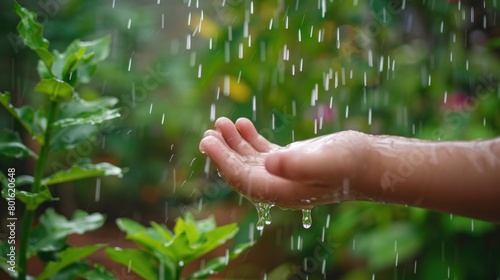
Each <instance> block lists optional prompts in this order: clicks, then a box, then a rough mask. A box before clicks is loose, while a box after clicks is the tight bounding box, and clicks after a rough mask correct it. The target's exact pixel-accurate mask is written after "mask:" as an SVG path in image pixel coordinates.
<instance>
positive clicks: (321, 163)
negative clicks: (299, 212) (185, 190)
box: [200, 117, 369, 209]
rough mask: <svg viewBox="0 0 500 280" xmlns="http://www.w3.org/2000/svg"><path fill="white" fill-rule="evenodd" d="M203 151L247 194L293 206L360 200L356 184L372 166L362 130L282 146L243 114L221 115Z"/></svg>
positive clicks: (236, 186) (303, 206)
mask: <svg viewBox="0 0 500 280" xmlns="http://www.w3.org/2000/svg"><path fill="white" fill-rule="evenodd" d="M200 150H201V151H202V152H204V153H206V154H207V156H209V157H210V159H211V160H212V161H213V163H214V164H215V165H216V166H217V168H218V170H219V172H220V174H221V175H222V177H223V178H224V179H225V180H226V181H227V182H228V183H229V184H230V185H231V186H232V187H233V188H234V189H235V190H236V191H238V192H239V193H241V194H242V195H244V196H246V197H248V198H250V199H252V200H253V201H258V202H265V203H271V204H274V205H277V206H280V207H283V208H291V209H301V208H302V209H303V208H310V207H312V206H315V205H321V204H327V203H333V202H340V201H344V200H352V199H355V198H356V197H357V196H358V194H357V190H356V189H355V188H353V186H355V185H356V184H357V182H358V181H359V180H358V179H359V178H361V177H362V174H363V172H365V170H366V168H367V166H368V164H369V163H368V162H367V160H366V159H367V156H366V155H367V152H368V150H369V149H368V145H367V143H366V137H365V135H364V134H362V133H359V132H355V131H343V132H338V133H334V134H330V135H326V136H321V137H317V138H313V139H310V140H306V141H299V142H294V143H292V144H290V145H287V146H285V147H281V146H278V145H276V144H273V143H271V142H269V141H268V140H266V139H265V138H264V137H263V136H262V135H260V134H259V133H258V132H257V130H256V128H255V127H254V125H253V124H252V122H251V121H249V120H248V119H244V118H241V119H238V120H237V121H236V122H235V123H233V122H232V121H231V120H229V119H227V118H224V117H223V118H219V119H218V120H217V121H216V122H215V130H208V131H207V132H205V135H204V137H203V139H202V140H201V142H200Z"/></svg>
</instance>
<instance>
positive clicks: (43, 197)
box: [16, 187, 57, 210]
mask: <svg viewBox="0 0 500 280" xmlns="http://www.w3.org/2000/svg"><path fill="white" fill-rule="evenodd" d="M16 198H17V199H19V200H20V201H22V202H23V203H24V204H25V205H26V208H27V209H29V210H35V209H37V208H38V206H39V205H40V204H42V203H44V202H45V201H53V200H57V199H55V198H53V197H52V195H51V193H50V191H49V189H48V188H47V187H43V188H42V190H41V191H40V192H39V193H32V192H27V191H17V190H16Z"/></svg>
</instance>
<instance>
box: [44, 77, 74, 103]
mask: <svg viewBox="0 0 500 280" xmlns="http://www.w3.org/2000/svg"><path fill="white" fill-rule="evenodd" d="M35 90H36V91H38V92H41V93H46V94H48V95H49V96H50V98H51V99H52V100H58V99H60V98H71V97H72V96H73V87H72V86H71V85H70V84H68V83H66V82H64V81H62V80H60V79H56V78H50V79H44V80H41V81H40V82H39V83H38V84H37V85H36V86H35Z"/></svg>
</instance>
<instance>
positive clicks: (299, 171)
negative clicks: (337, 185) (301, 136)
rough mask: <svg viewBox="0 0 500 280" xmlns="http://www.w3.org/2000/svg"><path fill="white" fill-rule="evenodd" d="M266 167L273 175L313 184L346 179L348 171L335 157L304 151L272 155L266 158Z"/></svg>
mask: <svg viewBox="0 0 500 280" xmlns="http://www.w3.org/2000/svg"><path fill="white" fill-rule="evenodd" d="M337 162H338V161H337ZM265 167H266V170H267V171H268V172H269V173H271V174H273V175H276V176H279V177H282V178H286V179H289V180H293V181H299V182H313V183H327V182H331V181H332V180H334V179H335V178H336V177H337V176H342V177H344V176H345V173H346V171H347V170H345V168H342V167H341V166H339V164H338V163H336V159H335V157H334V158H328V157H327V156H325V155H321V154H318V153H314V152H313V153H311V152H302V151H283V152H281V151H280V152H274V153H270V154H269V155H268V156H267V157H266V161H265ZM343 173H344V174H343Z"/></svg>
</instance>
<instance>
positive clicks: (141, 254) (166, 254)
mask: <svg viewBox="0 0 500 280" xmlns="http://www.w3.org/2000/svg"><path fill="white" fill-rule="evenodd" d="M117 225H118V227H119V228H120V229H121V230H122V231H124V232H126V233H127V236H126V237H127V238H128V239H130V240H132V241H134V242H135V243H136V244H137V245H138V246H139V247H141V248H142V250H137V249H122V248H107V249H106V254H107V255H108V256H109V257H110V258H111V259H113V260H114V261H116V262H118V263H121V264H123V265H125V266H127V267H129V268H130V269H131V270H132V271H134V272H135V273H137V274H138V275H139V276H141V277H142V278H144V279H180V278H181V276H182V270H183V268H184V266H185V265H187V264H188V263H189V262H191V261H193V260H195V259H197V258H199V257H201V256H203V255H204V254H206V253H208V252H210V251H211V250H213V249H215V248H216V247H218V246H220V245H222V244H224V243H225V242H226V241H227V240H229V239H231V238H232V237H233V236H234V235H235V234H236V233H237V232H238V227H237V225H236V224H234V223H233V224H229V225H225V226H220V227H216V223H215V219H214V217H209V218H207V219H204V220H200V221H196V220H195V219H194V218H193V216H192V215H191V214H189V213H188V214H186V216H185V218H184V219H182V218H178V219H177V221H176V223H175V226H174V232H173V233H172V232H171V231H170V230H168V229H167V228H166V227H165V226H163V225H159V224H157V223H154V222H152V223H151V227H149V228H147V227H144V226H142V225H140V224H138V223H136V222H134V221H132V220H130V219H126V218H122V219H118V220H117ZM250 245H252V243H251V242H248V243H241V244H238V245H236V246H235V247H234V249H233V250H232V251H229V250H227V251H226V255H225V256H223V257H218V258H215V259H213V260H210V261H209V262H207V263H206V264H205V266H204V267H203V268H201V269H200V270H198V271H196V272H194V273H193V274H191V275H190V276H188V278H187V279H203V278H206V277H207V276H208V275H210V274H213V273H215V272H218V271H221V270H222V269H224V268H225V267H226V266H227V264H228V262H229V261H230V260H232V259H234V258H236V257H237V256H238V255H239V254H240V253H241V252H243V251H244V250H245V249H246V248H248V247H249V246H250Z"/></svg>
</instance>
